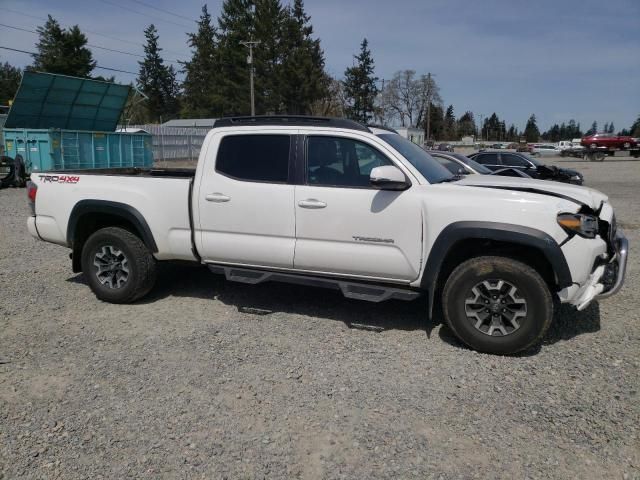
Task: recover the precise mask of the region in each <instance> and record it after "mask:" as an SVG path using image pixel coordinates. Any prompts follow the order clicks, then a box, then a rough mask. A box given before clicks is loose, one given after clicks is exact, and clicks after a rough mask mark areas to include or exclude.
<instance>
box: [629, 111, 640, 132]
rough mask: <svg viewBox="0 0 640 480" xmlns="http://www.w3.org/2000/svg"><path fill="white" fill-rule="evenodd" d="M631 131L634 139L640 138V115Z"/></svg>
mask: <svg viewBox="0 0 640 480" xmlns="http://www.w3.org/2000/svg"><path fill="white" fill-rule="evenodd" d="M629 130H630V131H631V136H632V137H636V138H637V137H640V115H638V118H637V119H636V121H635V122H633V125H631V128H630V129H629Z"/></svg>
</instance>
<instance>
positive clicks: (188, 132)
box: [127, 124, 210, 163]
mask: <svg viewBox="0 0 640 480" xmlns="http://www.w3.org/2000/svg"><path fill="white" fill-rule="evenodd" d="M127 128H141V129H143V130H145V131H147V132H149V133H150V134H151V135H152V136H153V159H154V161H156V162H163V161H177V162H180V161H184V162H185V163H186V162H194V161H196V160H198V155H200V148H201V147H202V142H204V137H205V136H206V135H207V133H208V132H209V130H210V129H209V128H193V127H163V126H162V125H156V124H148V125H127Z"/></svg>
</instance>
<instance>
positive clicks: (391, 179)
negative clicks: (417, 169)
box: [369, 165, 411, 190]
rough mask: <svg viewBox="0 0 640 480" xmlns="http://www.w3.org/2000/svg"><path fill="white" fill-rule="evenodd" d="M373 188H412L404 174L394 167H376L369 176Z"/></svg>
mask: <svg viewBox="0 0 640 480" xmlns="http://www.w3.org/2000/svg"><path fill="white" fill-rule="evenodd" d="M369 182H370V183H371V186H372V187H374V188H377V189H379V190H406V189H407V188H409V187H410V186H411V183H410V182H409V180H407V177H405V175H404V173H402V171H401V170H400V169H399V168H398V167H394V166H393V165H385V166H384V167H376V168H374V169H373V170H371V174H370V175H369Z"/></svg>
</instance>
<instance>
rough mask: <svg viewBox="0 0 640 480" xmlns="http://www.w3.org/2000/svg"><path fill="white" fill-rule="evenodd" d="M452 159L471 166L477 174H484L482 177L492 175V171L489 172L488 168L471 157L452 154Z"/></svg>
mask: <svg viewBox="0 0 640 480" xmlns="http://www.w3.org/2000/svg"><path fill="white" fill-rule="evenodd" d="M451 156H452V157H455V158H457V159H458V160H460V161H461V162H462V163H464V164H466V165H469V166H470V167H471V168H473V169H474V170H475V171H476V172H478V173H480V174H482V175H489V174H490V173H491V170H489V169H488V168H487V167H485V166H484V165H480V164H479V163H478V162H476V161H475V160H471V159H470V158H469V157H465V156H464V155H462V154H460V153H452V154H451Z"/></svg>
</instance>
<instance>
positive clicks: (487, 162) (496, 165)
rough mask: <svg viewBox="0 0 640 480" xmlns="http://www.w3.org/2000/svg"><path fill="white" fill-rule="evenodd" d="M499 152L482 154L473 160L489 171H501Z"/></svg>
mask: <svg viewBox="0 0 640 480" xmlns="http://www.w3.org/2000/svg"><path fill="white" fill-rule="evenodd" d="M498 156H499V153H498V152H482V153H479V154H478V155H475V156H474V157H473V160H475V161H476V162H478V163H479V164H480V165H484V166H485V167H487V168H488V169H489V170H494V171H495V170H500V169H501V168H503V167H502V165H500V160H499V158H498Z"/></svg>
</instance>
